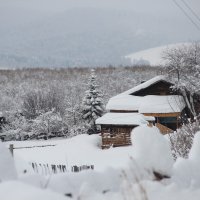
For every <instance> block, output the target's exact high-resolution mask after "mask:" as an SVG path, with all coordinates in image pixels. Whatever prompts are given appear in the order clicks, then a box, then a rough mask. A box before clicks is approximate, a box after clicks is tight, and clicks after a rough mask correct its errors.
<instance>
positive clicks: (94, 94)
mask: <svg viewBox="0 0 200 200" xmlns="http://www.w3.org/2000/svg"><path fill="white" fill-rule="evenodd" d="M88 88H89V89H88V90H87V91H86V92H85V97H84V99H83V105H82V109H83V111H82V113H83V119H84V121H85V124H86V128H87V129H88V134H93V133H96V132H97V128H96V125H95V121H96V119H97V118H98V117H101V116H102V115H103V113H104V105H103V102H102V94H101V92H100V91H99V90H98V85H97V83H96V75H95V71H94V70H91V76H90V78H89V82H88Z"/></svg>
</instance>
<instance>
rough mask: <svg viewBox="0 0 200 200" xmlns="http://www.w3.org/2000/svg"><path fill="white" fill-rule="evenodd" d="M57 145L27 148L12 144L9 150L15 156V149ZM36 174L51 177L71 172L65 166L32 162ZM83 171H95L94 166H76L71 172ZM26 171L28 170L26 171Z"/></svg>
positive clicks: (28, 147)
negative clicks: (50, 175)
mask: <svg viewBox="0 0 200 200" xmlns="http://www.w3.org/2000/svg"><path fill="white" fill-rule="evenodd" d="M50 146H56V145H40V146H27V147H14V145H13V144H10V146H9V150H10V152H11V154H12V156H14V149H30V148H38V147H39V148H40V147H50ZM29 164H30V165H31V167H32V169H33V171H34V172H35V173H39V174H43V175H49V174H57V173H66V172H69V171H70V170H68V169H67V166H66V165H64V164H43V163H36V162H31V163H29ZM83 170H94V165H81V166H77V165H74V166H72V167H71V172H81V171H83ZM25 171H26V170H25Z"/></svg>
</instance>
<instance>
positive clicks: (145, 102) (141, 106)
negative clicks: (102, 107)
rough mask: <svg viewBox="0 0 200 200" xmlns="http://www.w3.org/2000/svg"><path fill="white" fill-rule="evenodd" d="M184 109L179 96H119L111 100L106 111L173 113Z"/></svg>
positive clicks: (181, 98)
mask: <svg viewBox="0 0 200 200" xmlns="http://www.w3.org/2000/svg"><path fill="white" fill-rule="evenodd" d="M184 108H185V102H184V99H183V97H182V96H179V95H166V96H159V95H147V96H144V97H139V96H133V95H127V94H124V95H122V94H121V95H118V96H115V97H113V98H111V99H110V100H109V102H108V104H107V106H106V109H107V110H132V111H138V112H139V113H174V112H181V111H182V110H183V109H184Z"/></svg>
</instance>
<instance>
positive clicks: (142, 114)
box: [96, 76, 188, 148]
mask: <svg viewBox="0 0 200 200" xmlns="http://www.w3.org/2000/svg"><path fill="white" fill-rule="evenodd" d="M172 85H173V84H172V83H170V82H169V81H167V80H166V79H165V77H164V76H157V77H155V78H153V79H150V80H148V81H146V82H143V83H141V84H140V85H138V86H136V87H134V88H132V89H130V90H127V91H125V92H123V93H121V94H119V95H117V96H114V97H112V98H111V99H110V100H109V102H108V104H107V106H106V109H107V111H108V113H106V114H105V115H104V116H102V117H100V118H98V119H97V120H96V124H98V125H100V126H101V136H102V148H109V147H110V146H114V147H116V146H124V145H130V144H131V140H130V133H131V131H132V129H133V128H135V127H136V126H140V125H142V124H148V125H155V126H157V128H158V129H160V132H161V133H162V134H167V133H171V132H173V131H175V130H176V129H177V128H178V127H180V126H181V124H182V119H183V116H184V117H185V116H187V115H188V110H187V107H186V105H185V102H184V99H183V97H182V96H181V95H179V94H177V93H176V92H174V91H173V90H172V89H171V86H172Z"/></svg>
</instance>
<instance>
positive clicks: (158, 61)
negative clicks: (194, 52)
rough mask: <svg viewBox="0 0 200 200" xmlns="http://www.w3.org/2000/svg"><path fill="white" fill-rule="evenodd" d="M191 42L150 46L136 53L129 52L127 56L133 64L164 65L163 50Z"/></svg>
mask: <svg viewBox="0 0 200 200" xmlns="http://www.w3.org/2000/svg"><path fill="white" fill-rule="evenodd" d="M187 44H190V43H176V44H169V45H164V46H160V47H155V48H150V49H146V50H143V51H139V52H136V53H132V54H129V55H127V56H125V58H127V59H129V60H130V61H131V63H132V64H133V65H143V64H145V65H151V66H159V65H163V64H164V61H163V58H162V56H163V52H164V51H165V50H167V49H171V48H176V47H181V46H182V45H187Z"/></svg>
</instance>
